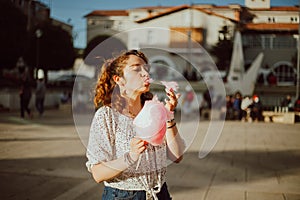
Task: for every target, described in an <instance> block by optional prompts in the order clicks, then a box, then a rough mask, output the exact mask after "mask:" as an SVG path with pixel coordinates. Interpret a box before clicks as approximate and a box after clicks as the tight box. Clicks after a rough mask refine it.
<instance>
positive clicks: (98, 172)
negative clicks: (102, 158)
mask: <svg viewBox="0 0 300 200" xmlns="http://www.w3.org/2000/svg"><path fill="white" fill-rule="evenodd" d="M145 149H146V146H145V144H144V141H143V140H140V139H138V138H133V139H132V140H131V142H130V152H128V153H125V154H124V155H123V156H122V157H120V158H117V159H115V160H112V161H108V162H102V163H99V164H96V165H93V166H92V167H91V172H92V175H93V178H94V179H95V181H96V182H97V183H100V182H102V181H107V180H110V179H112V178H114V177H117V176H118V175H120V174H121V173H122V172H123V171H124V170H125V169H127V168H128V167H129V166H131V165H133V164H134V163H135V162H136V161H137V160H138V158H139V156H140V154H141V153H142V152H143V151H144V150H145Z"/></svg>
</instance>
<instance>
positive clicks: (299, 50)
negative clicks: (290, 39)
mask: <svg viewBox="0 0 300 200" xmlns="http://www.w3.org/2000/svg"><path fill="white" fill-rule="evenodd" d="M299 3H300V0H299ZM299 5H300V4H299ZM299 18H300V8H299ZM297 53H298V54H297V83H296V98H297V99H298V98H299V84H300V77H299V76H300V75H299V73H300V24H299V25H298V42H297Z"/></svg>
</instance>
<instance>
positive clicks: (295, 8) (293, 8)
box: [249, 6, 299, 12]
mask: <svg viewBox="0 0 300 200" xmlns="http://www.w3.org/2000/svg"><path fill="white" fill-rule="evenodd" d="M249 10H250V11H296V12H298V11H299V6H276V7H271V8H249Z"/></svg>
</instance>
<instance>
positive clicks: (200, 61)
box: [85, 0, 299, 85]
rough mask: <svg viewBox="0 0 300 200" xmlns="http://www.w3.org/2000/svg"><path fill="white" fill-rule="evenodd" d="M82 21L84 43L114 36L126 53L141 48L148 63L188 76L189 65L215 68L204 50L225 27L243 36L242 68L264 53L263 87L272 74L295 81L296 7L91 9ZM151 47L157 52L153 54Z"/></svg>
mask: <svg viewBox="0 0 300 200" xmlns="http://www.w3.org/2000/svg"><path fill="white" fill-rule="evenodd" d="M85 17H86V21H87V43H89V42H91V41H92V40H94V39H95V38H97V37H102V40H104V39H107V38H110V37H111V36H113V37H114V38H117V39H118V40H119V41H120V43H122V44H124V46H126V48H128V49H132V48H138V49H143V50H144V49H145V51H146V52H147V54H148V57H150V61H151V62H152V63H157V64H158V65H159V64H162V65H167V66H169V67H170V68H175V69H176V70H175V71H179V72H181V74H184V73H188V74H189V75H190V76H191V75H192V74H193V69H191V65H193V66H196V68H197V70H199V71H200V72H205V70H206V68H209V67H207V66H210V65H214V64H213V61H212V60H211V59H210V58H209V57H208V56H207V53H206V51H209V50H210V49H211V48H212V47H213V46H214V45H215V44H216V43H217V42H218V41H219V40H220V39H222V38H221V37H224V35H223V34H222V30H223V28H224V27H226V30H227V32H226V34H227V37H229V38H233V36H234V34H235V32H236V31H237V30H238V31H240V32H241V34H242V41H243V50H244V59H245V63H246V65H245V68H246V69H245V70H247V64H250V63H251V62H252V61H253V60H254V58H255V57H256V56H257V55H258V54H259V53H260V52H263V53H264V59H263V61H262V66H261V70H260V71H261V72H260V73H262V74H263V76H264V79H265V82H264V84H267V76H268V75H269V73H271V72H272V73H274V74H275V75H276V76H277V78H278V83H279V84H283V85H284V84H293V83H294V82H295V73H296V70H295V63H294V57H295V55H296V53H297V39H298V38H299V34H298V27H299V7H298V6H281V7H271V5H270V0H245V6H241V5H238V4H230V5H227V6H216V5H204V4H194V5H180V6H174V7H142V8H133V9H129V10H108V11H107V10H106V11H105V10H95V11H93V12H91V13H89V14H88V15H86V16H85ZM199 44H200V45H199ZM151 47H153V48H152V50H151V51H150V50H149V49H151ZM154 48H155V49H158V48H160V50H156V52H155V50H153V49H154ZM156 69H158V72H156V74H159V75H160V76H164V77H170V79H174V78H176V72H173V73H172V70H167V72H165V71H164V70H162V69H159V66H158V67H156ZM177 75H178V74H177ZM179 76H180V75H179ZM177 78H179V79H180V77H177ZM194 78H195V77H194ZM192 79H193V78H192ZM198 79H199V77H196V78H195V80H198Z"/></svg>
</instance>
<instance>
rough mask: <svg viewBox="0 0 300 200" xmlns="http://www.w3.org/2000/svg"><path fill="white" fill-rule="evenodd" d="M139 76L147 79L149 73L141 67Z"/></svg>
mask: <svg viewBox="0 0 300 200" xmlns="http://www.w3.org/2000/svg"><path fill="white" fill-rule="evenodd" d="M141 76H143V77H144V76H146V77H147V76H148V77H149V72H148V71H147V70H146V69H145V68H144V67H142V71H141Z"/></svg>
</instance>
